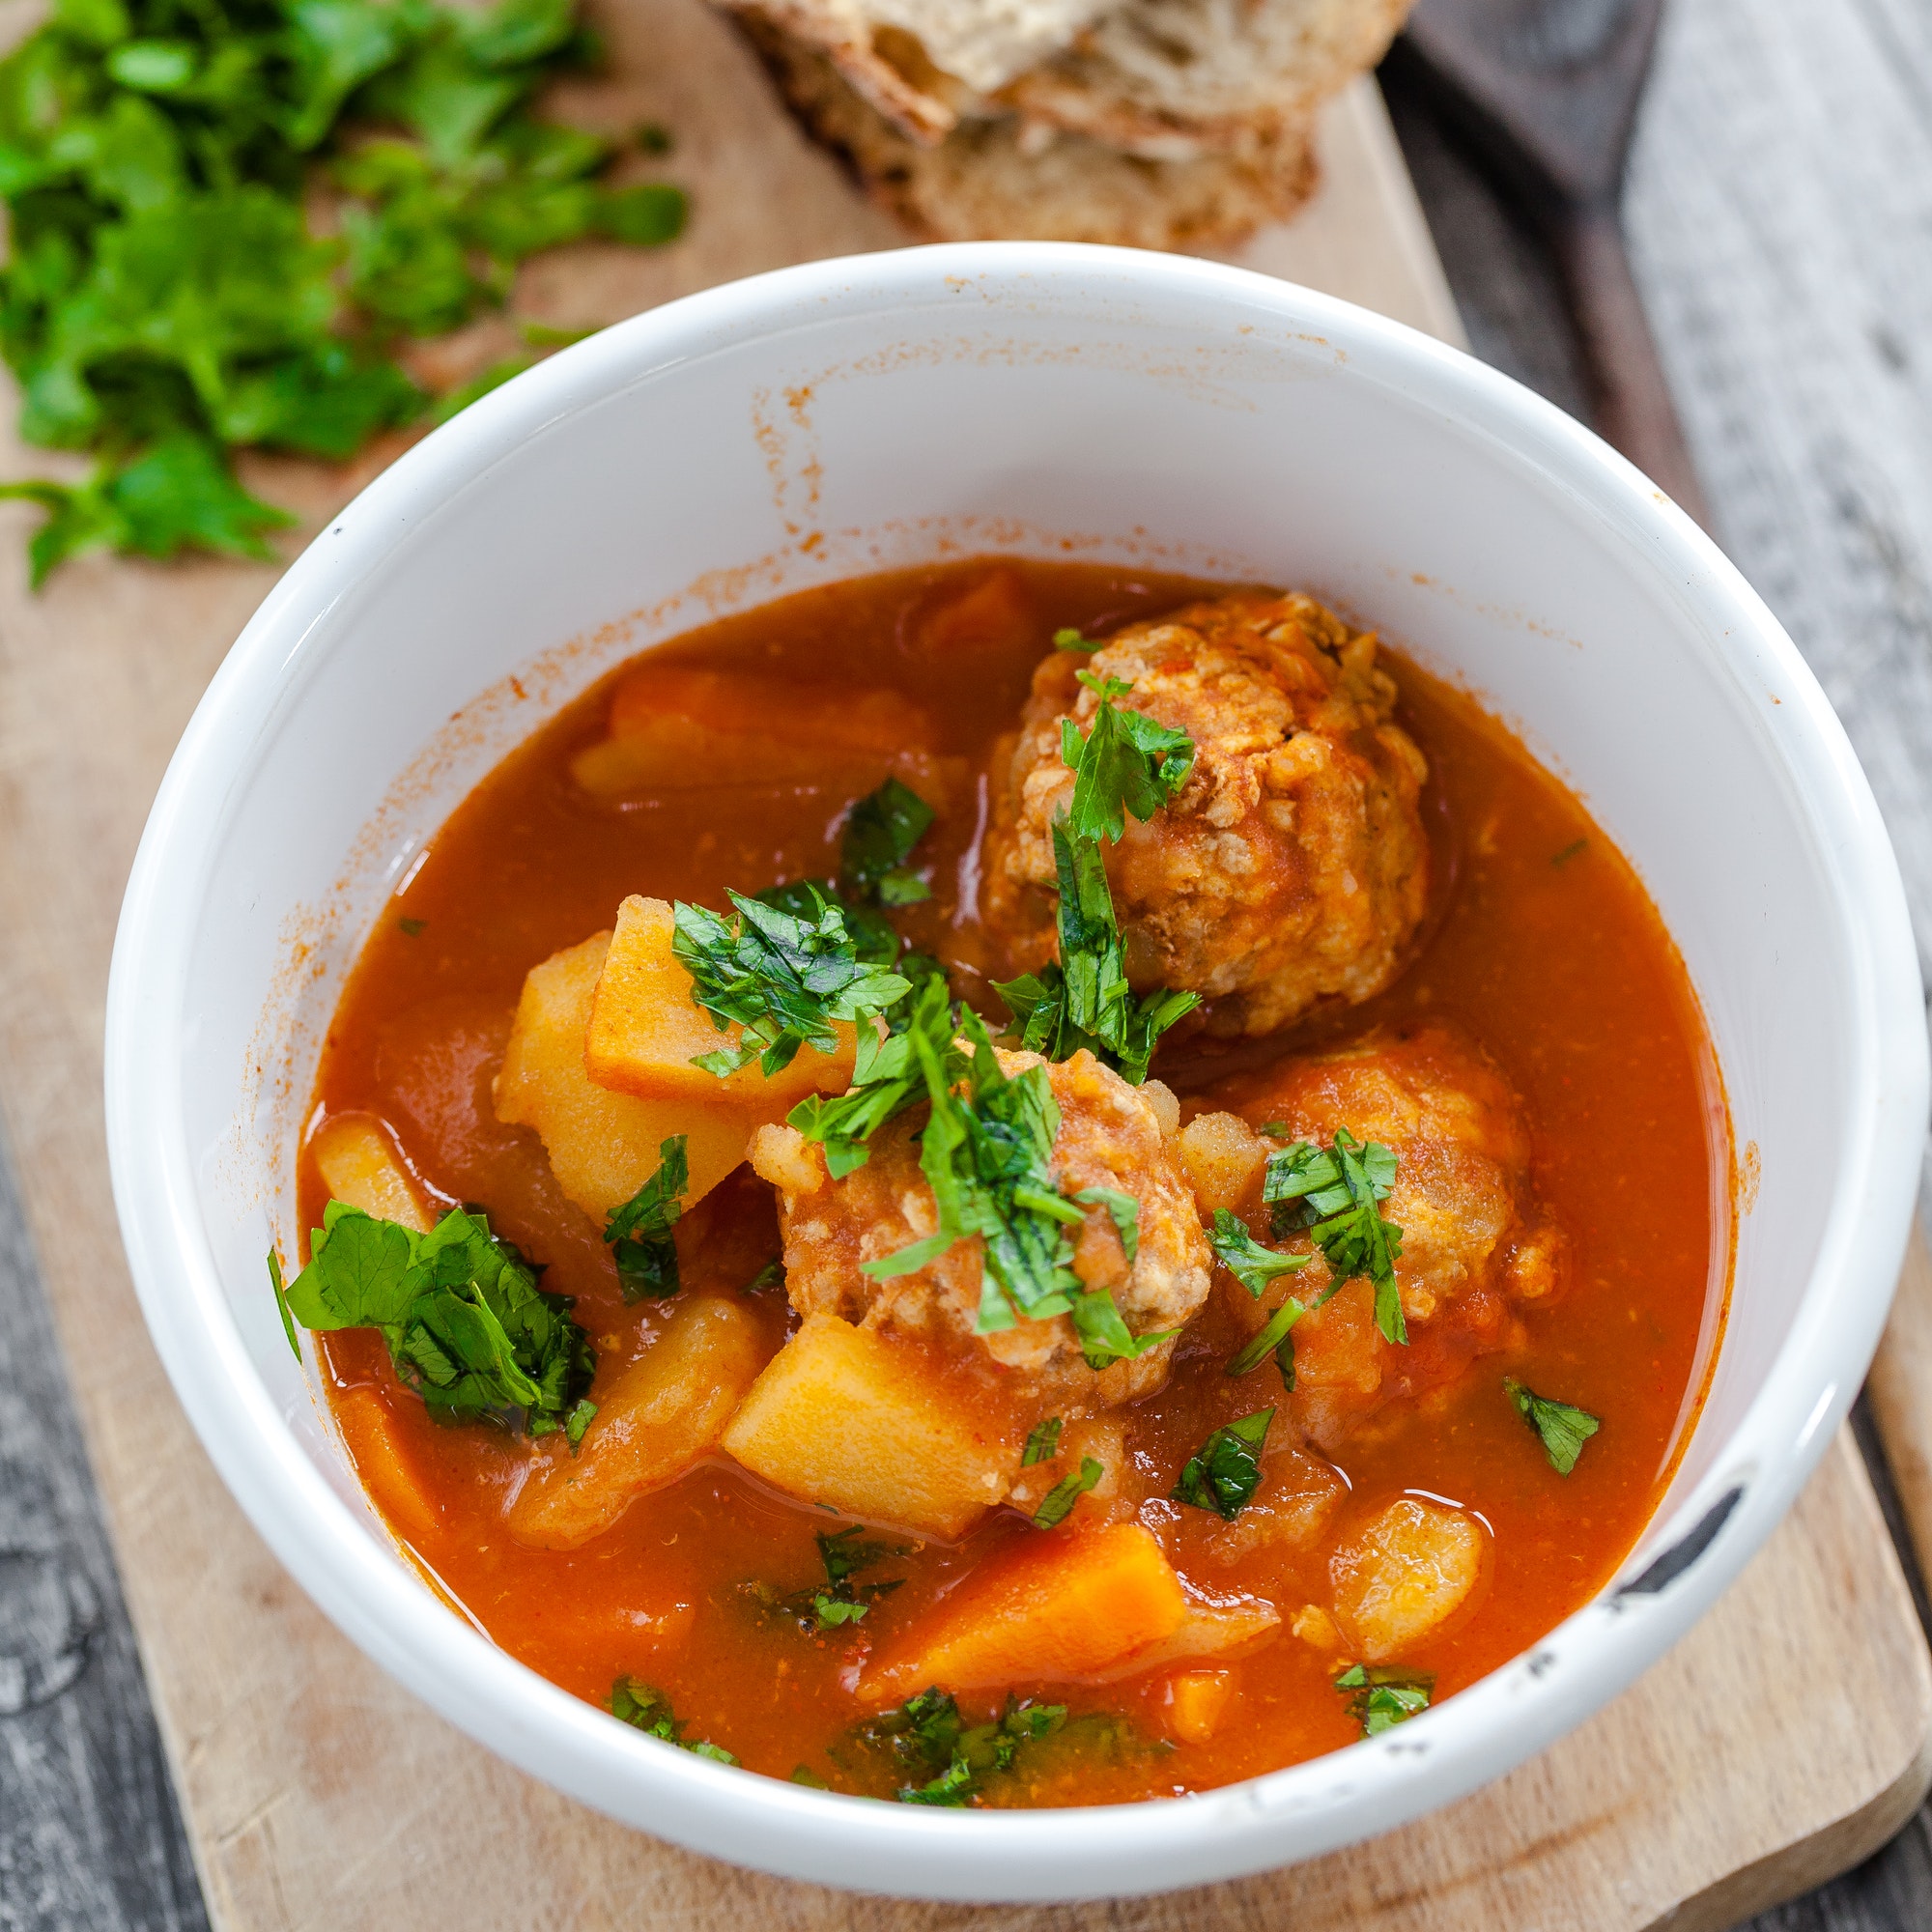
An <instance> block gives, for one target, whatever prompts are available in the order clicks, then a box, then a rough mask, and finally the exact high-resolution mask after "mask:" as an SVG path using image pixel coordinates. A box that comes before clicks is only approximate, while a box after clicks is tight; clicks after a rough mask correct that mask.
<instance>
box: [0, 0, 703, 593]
mask: <svg viewBox="0 0 1932 1932" xmlns="http://www.w3.org/2000/svg"><path fill="white" fill-rule="evenodd" d="M595 51H596V43H595V41H594V39H593V38H592V37H591V36H590V35H589V34H587V33H585V32H584V31H582V29H581V28H580V27H579V25H578V23H577V20H576V17H575V9H574V7H573V6H572V5H571V4H570V0H498V4H497V5H496V6H494V7H492V8H490V9H488V10H483V9H477V10H474V11H472V10H469V9H467V8H459V7H445V6H439V5H434V4H429V0H412V4H408V5H397V4H386V3H385V0H280V4H268V3H267V0H206V3H205V4H197V5H195V6H192V7H180V6H176V5H173V4H171V0H72V3H71V4H67V0H63V4H61V5H59V6H56V7H55V8H53V9H52V12H51V18H50V19H49V20H48V21H47V23H46V24H45V25H43V26H42V27H41V28H40V29H39V30H38V31H37V32H35V33H33V34H31V35H29V36H28V37H27V38H26V39H25V40H24V41H22V42H21V43H19V44H18V45H17V46H16V47H15V48H14V50H13V52H12V53H10V54H9V55H8V56H7V58H6V59H5V61H4V62H0V156H4V157H5V166H4V168H0V193H4V196H5V199H6V202H7V207H8V213H9V215H10V222H9V227H10V233H11V246H10V249H9V260H8V265H7V268H6V270H5V271H4V283H3V284H0V309H4V323H0V354H4V355H5V358H6V361H7V363H8V365H9V366H10V368H11V369H12V370H13V372H14V376H15V377H16V378H17V379H18V382H19V385H20V389H21V392H22V403H21V412H20V433H21V436H22V438H23V439H24V440H26V441H27V442H30V443H35V444H39V445H41V446H43V447H53V448H62V449H72V450H85V451H88V452H90V453H91V454H92V455H93V456H94V457H95V458H96V459H97V467H96V469H95V470H94V473H93V474H92V475H91V476H89V477H88V478H87V479H86V480H85V481H83V482H79V483H72V484H70V483H63V482H55V481H52V480H48V479H35V480H32V481H28V482H20V483H12V484H8V485H6V486H4V488H0V495H4V496H8V497H24V498H25V499H27V500H29V501H31V502H34V503H37V504H39V505H41V506H42V507H43V509H44V510H45V511H46V512H47V516H46V521H45V522H44V523H43V525H42V526H41V527H40V529H39V531H38V532H37V533H36V534H35V536H34V538H33V541H32V543H31V545H30V546H29V558H30V562H31V565H32V571H33V578H34V582H35V583H36V584H37V585H38V584H39V583H40V582H42V581H43V580H44V578H45V577H46V575H47V573H48V572H49V571H51V570H53V569H54V568H55V567H56V566H58V565H59V564H60V563H62V562H64V561H65V560H66V559H68V558H69V557H71V556H75V555H78V554H82V553H83V552H87V551H91V550H96V549H100V548H111V549H114V550H117V551H121V552H126V553H135V554H141V555H145V556H155V557H166V556H171V555H173V554H175V553H176V552H178V551H181V550H203V551H213V552H217V553H221V554H227V555H235V556H253V557H264V558H267V557H271V556H272V554H273V553H272V552H271V551H270V548H269V546H268V544H267V542H266V540H265V539H266V535H267V533H268V532H270V531H272V530H275V529H278V528H281V527H283V526H287V525H289V524H292V523H293V522H294V521H295V519H294V518H293V517H291V516H289V515H287V514H286V513H285V512H283V511H281V510H279V509H276V508H275V507H274V506H272V505H271V504H269V503H265V502H263V501H261V500H260V499H259V498H257V497H254V496H252V495H250V494H249V492H248V491H247V490H246V489H244V488H243V487H242V485H241V482H240V481H239V480H238V479H237V477H236V475H235V472H234V469H233V467H232V459H233V455H234V452H236V451H237V450H239V449H242V448H258V449H274V450H283V451H292V452H294V453H297V454H300V455H308V456H317V457H322V458H324V459H326V460H327V461H329V462H338V463H339V462H343V461H345V460H347V459H349V458H351V457H353V456H354V455H355V453H356V452H357V451H358V450H359V449H360V448H361V447H362V446H363V444H364V443H365V442H367V441H368V440H369V439H370V438H371V437H372V436H375V435H376V434H378V433H379V432H381V431H383V430H384V429H387V428H390V427H392V426H398V425H404V424H408V423H412V422H413V421H415V420H417V419H418V418H419V417H420V416H421V415H422V414H423V413H424V412H425V411H426V410H427V409H429V408H430V406H431V405H430V398H428V397H427V396H426V395H425V394H424V393H423V391H422V390H421V389H420V388H418V386H417V385H416V384H415V383H414V382H413V381H412V379H411V378H410V377H409V376H408V375H407V374H406V373H405V372H404V370H403V368H402V367H401V366H400V364H399V362H398V360H397V359H396V356H395V348H396V345H397V343H398V340H399V338H403V337H408V336H425V335H436V334H441V333H443V332H445V331H447V330H451V329H455V328H458V327H462V326H463V325H464V324H466V323H468V322H469V321H470V320H472V319H473V318H474V317H475V316H476V314H477V313H478V312H479V311H481V310H483V309H486V308H495V307H500V306H501V305H502V303H503V301H504V299H505V298H506V297H507V296H508V295H509V293H510V289H511V285H512V281H513V279H514V276H515V272H516V269H517V265H518V264H519V263H520V262H521V261H522V260H523V259H524V258H525V257H526V256H528V255H531V254H534V253H536V252H538V251H539V250H542V249H547V248H552V247H554V246H556V245H557V244H559V243H561V242H565V241H575V240H577V239H578V238H580V237H582V236H585V235H592V234H595V235H602V236H607V237H610V238H611V239H614V240H617V241H629V242H633V243H637V244H640V245H646V244H652V243H657V242H662V241H668V240H670V239H671V237H672V236H674V235H675V234H676V233H677V232H678V230H679V229H680V227H681V226H682V225H683V221H684V213H685V204H684V197H683V195H682V194H681V193H680V192H679V191H678V190H677V189H676V188H675V187H672V186H670V185H668V184H667V183H649V184H645V185H639V186H630V187H612V186H610V185H606V183H605V182H604V180H603V176H604V173H605V170H606V169H607V167H608V165H609V164H610V163H611V161H612V160H613V159H614V158H615V156H616V155H617V153H618V146H619V144H618V143H616V142H614V141H611V140H607V139H605V138H603V137H601V136H599V135H596V134H592V133H588V132H586V131H583V130H582V129H580V128H566V127H562V126H558V125H555V124H553V123H551V122H547V121H543V120H539V119H537V118H536V117H535V115H534V114H533V113H532V112H531V102H532V100H533V99H534V98H535V96H536V95H537V93H538V91H539V90H540V89H542V88H544V87H545V86H546V85H547V84H548V83H549V82H550V81H551V80H552V78H553V77H554V76H555V75H556V74H558V73H559V72H562V71H567V70H578V71H581V70H582V69H584V68H585V67H586V66H588V65H590V64H591V63H592V60H593V58H594V55H595ZM323 201H327V203H328V204H330V207H331V213H332V221H331V225H332V227H333V228H334V229H335V231H336V232H334V233H333V234H329V235H324V234H322V233H320V232H319V231H318V230H317V229H316V228H314V227H312V226H311V224H310V219H309V209H310V206H311V205H317V204H320V203H321V202H323Z"/></svg>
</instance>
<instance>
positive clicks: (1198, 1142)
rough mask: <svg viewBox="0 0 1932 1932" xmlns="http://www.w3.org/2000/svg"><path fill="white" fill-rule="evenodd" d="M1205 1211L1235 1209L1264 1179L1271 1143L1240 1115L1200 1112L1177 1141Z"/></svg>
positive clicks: (1181, 1159)
mask: <svg viewBox="0 0 1932 1932" xmlns="http://www.w3.org/2000/svg"><path fill="white" fill-rule="evenodd" d="M1175 1151H1176V1152H1178V1153H1179V1155H1180V1164H1181V1166H1183V1167H1184V1168H1185V1169H1186V1170H1187V1178H1188V1179H1189V1180H1190V1181H1191V1182H1192V1183H1193V1186H1194V1198H1195V1199H1196V1200H1197V1201H1199V1202H1200V1204H1201V1207H1202V1208H1203V1210H1204V1211H1205V1212H1208V1213H1211V1212H1212V1211H1213V1210H1214V1209H1215V1208H1236V1207H1238V1206H1239V1205H1240V1202H1241V1199H1242V1197H1243V1196H1244V1195H1246V1194H1247V1193H1248V1192H1249V1191H1250V1190H1251V1189H1252V1188H1253V1187H1255V1186H1256V1184H1257V1183H1258V1182H1259V1181H1260V1179H1261V1178H1262V1170H1263V1169H1264V1167H1266V1165H1267V1157H1268V1143H1267V1142H1266V1141H1264V1140H1263V1139H1262V1137H1261V1135H1259V1134H1258V1133H1256V1132H1255V1130H1254V1128H1252V1127H1251V1126H1249V1125H1248V1123H1247V1122H1245V1121H1244V1120H1242V1119H1241V1117H1240V1116H1239V1115H1238V1114H1197V1115H1196V1116H1195V1117H1194V1119H1193V1120H1191V1121H1189V1122H1188V1123H1187V1124H1186V1125H1185V1126H1184V1127H1182V1128H1181V1130H1180V1138H1179V1140H1178V1141H1177V1142H1176V1143H1175Z"/></svg>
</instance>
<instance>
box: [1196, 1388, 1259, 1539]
mask: <svg viewBox="0 0 1932 1932" xmlns="http://www.w3.org/2000/svg"><path fill="white" fill-rule="evenodd" d="M1273 1420H1274V1410H1273V1409H1271V1408H1263V1409H1258V1410H1256V1412H1255V1413H1254V1414H1253V1415H1244V1416H1242V1417H1241V1419H1240V1420H1239V1421H1238V1422H1231V1423H1229V1424H1227V1426H1226V1427H1225V1428H1221V1429H1217V1430H1215V1432H1214V1433H1213V1435H1210V1436H1208V1439H1207V1441H1205V1442H1204V1443H1202V1445H1201V1446H1200V1448H1198V1449H1197V1450H1196V1451H1195V1452H1194V1454H1193V1455H1192V1456H1190V1457H1189V1458H1188V1459H1187V1463H1186V1465H1185V1466H1184V1467H1183V1468H1182V1469H1181V1471H1180V1480H1179V1482H1178V1483H1176V1484H1175V1486H1174V1500H1175V1501H1176V1502H1178V1503H1192V1504H1193V1506H1194V1507H1195V1508H1196V1509H1205V1510H1212V1511H1213V1512H1214V1514H1215V1515H1216V1516H1218V1517H1221V1518H1223V1519H1224V1520H1227V1521H1229V1522H1233V1521H1234V1520H1235V1519H1236V1517H1237V1516H1239V1515H1240V1513H1241V1511H1242V1510H1243V1509H1245V1508H1246V1507H1247V1505H1248V1504H1249V1503H1250V1502H1251V1501H1252V1500H1253V1499H1254V1493H1255V1491H1256V1490H1257V1489H1258V1488H1259V1487H1260V1484H1261V1480H1262V1444H1263V1442H1264V1440H1265V1439H1266V1437H1267V1432H1268V1424H1269V1423H1270V1422H1272V1421H1273Z"/></svg>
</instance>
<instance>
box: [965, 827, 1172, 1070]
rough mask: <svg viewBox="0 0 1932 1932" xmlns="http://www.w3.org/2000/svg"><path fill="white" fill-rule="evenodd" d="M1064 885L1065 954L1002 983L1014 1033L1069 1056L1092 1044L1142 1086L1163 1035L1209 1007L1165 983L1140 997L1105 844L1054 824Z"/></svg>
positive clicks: (1020, 1040) (1029, 1045)
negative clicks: (1132, 980)
mask: <svg viewBox="0 0 1932 1932" xmlns="http://www.w3.org/2000/svg"><path fill="white" fill-rule="evenodd" d="M1053 857H1054V866H1055V868H1056V870H1057V872H1058V875H1059V887H1060V909H1059V916H1058V917H1059V927H1060V958H1059V960H1058V961H1057V962H1056V963H1055V964H1053V965H1051V966H1045V967H1042V968H1041V969H1040V971H1039V972H1037V973H1027V974H1024V975H1022V976H1021V977H1020V978H1019V979H1017V980H1007V981H1006V982H1005V983H1003V984H996V985H995V986H994V988H993V990H994V991H995V992H996V993H998V994H999V996H1000V998H1001V999H1003V1000H1004V1001H1005V1002H1006V1003H1007V1007H1008V1009H1009V1011H1010V1012H1011V1014H1012V1016H1013V1018H1012V1030H1011V1037H1012V1038H1013V1039H1014V1041H1015V1042H1016V1043H1017V1044H1018V1045H1020V1046H1022V1047H1024V1048H1025V1049H1026V1050H1027V1051H1028V1052H1030V1053H1038V1054H1043V1055H1044V1056H1045V1057H1046V1058H1047V1059H1048V1060H1054V1061H1059V1060H1066V1059H1069V1058H1071V1056H1072V1055H1074V1054H1075V1053H1077V1052H1079V1050H1080V1049H1081V1048H1082V1047H1083V1046H1084V1047H1086V1048H1087V1049H1088V1051H1089V1052H1091V1053H1092V1054H1093V1055H1094V1057H1095V1058H1096V1059H1097V1060H1099V1061H1101V1062H1102V1063H1103V1064H1104V1065H1108V1066H1112V1067H1114V1068H1116V1069H1117V1070H1118V1071H1119V1072H1120V1073H1121V1074H1122V1076H1123V1077H1124V1078H1125V1079H1127V1080H1130V1081H1132V1082H1133V1083H1134V1085H1135V1086H1139V1085H1140V1083H1141V1082H1142V1081H1143V1080H1145V1079H1146V1078H1147V1073H1148V1064H1149V1063H1150V1062H1151V1060H1152V1058H1153V1050H1154V1047H1155V1045H1156V1044H1157V1043H1158V1041H1159V1039H1160V1037H1161V1035H1162V1034H1164V1033H1165V1032H1166V1031H1167V1030H1168V1028H1169V1027H1171V1026H1172V1025H1173V1024H1174V1023H1175V1021H1176V1020H1178V1019H1179V1018H1181V1017H1182V1016H1183V1015H1184V1014H1186V1013H1190V1012H1192V1011H1193V1010H1194V1009H1195V1008H1196V1007H1198V1006H1199V1005H1200V1004H1201V995H1200V994H1199V993H1182V992H1175V991H1172V990H1170V989H1166V988H1162V989H1159V990H1156V991H1154V992H1151V993H1149V994H1147V995H1145V996H1144V997H1142V998H1139V999H1136V998H1135V996H1134V991H1133V988H1132V987H1131V986H1129V985H1128V984H1127V955H1126V948H1125V947H1124V945H1123V944H1122V939H1121V928H1120V923H1119V921H1118V920H1117V919H1116V918H1115V914H1114V895H1113V892H1112V890H1111V889H1110V888H1109V886H1108V884H1107V868H1106V866H1105V863H1104V862H1103V860H1102V857H1101V848H1100V844H1099V841H1098V840H1097V839H1095V838H1080V837H1078V836H1076V835H1075V834H1074V833H1073V832H1072V831H1071V830H1070V829H1069V827H1068V824H1067V822H1066V820H1065V818H1060V819H1056V820H1055V821H1054V826H1053Z"/></svg>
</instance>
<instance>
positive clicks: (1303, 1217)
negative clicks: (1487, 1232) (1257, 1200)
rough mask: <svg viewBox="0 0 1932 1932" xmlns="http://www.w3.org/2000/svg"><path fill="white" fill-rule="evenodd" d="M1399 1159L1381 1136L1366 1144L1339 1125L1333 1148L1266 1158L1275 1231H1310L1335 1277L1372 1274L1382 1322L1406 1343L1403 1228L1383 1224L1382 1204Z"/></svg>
mask: <svg viewBox="0 0 1932 1932" xmlns="http://www.w3.org/2000/svg"><path fill="white" fill-rule="evenodd" d="M1395 1170H1396V1157H1395V1155H1394V1154H1393V1153H1391V1152H1390V1151H1389V1150H1388V1149H1387V1148H1385V1147H1383V1146H1382V1145H1381V1144H1380V1142H1378V1141H1370V1142H1368V1143H1367V1144H1366V1145H1364V1144H1363V1143H1362V1142H1360V1141H1358V1140H1356V1139H1355V1138H1354V1137H1353V1135H1351V1134H1350V1132H1349V1130H1348V1128H1346V1127H1337V1128H1336V1130H1335V1140H1334V1144H1333V1146H1332V1147H1328V1148H1319V1147H1316V1146H1314V1145H1312V1144H1311V1143H1310V1142H1308V1141H1297V1142H1296V1143H1295V1145H1294V1146H1293V1147H1290V1148H1283V1149H1281V1150H1280V1151H1278V1152H1276V1153H1271V1154H1270V1155H1269V1156H1268V1162H1267V1168H1266V1171H1265V1173H1264V1176H1263V1179H1262V1199H1263V1200H1264V1201H1265V1202H1267V1203H1268V1204H1269V1205H1270V1206H1271V1207H1272V1208H1273V1209H1274V1217H1273V1227H1274V1231H1275V1233H1276V1234H1277V1235H1285V1234H1287V1233H1289V1232H1290V1231H1291V1230H1292V1229H1294V1228H1297V1227H1300V1228H1306V1229H1307V1230H1308V1232H1309V1233H1310V1234H1311V1235H1312V1236H1314V1237H1315V1244H1316V1246H1317V1247H1319V1248H1320V1249H1321V1252H1322V1254H1323V1256H1324V1257H1325V1258H1326V1260H1327V1263H1328V1266H1329V1269H1330V1271H1331V1272H1332V1274H1333V1275H1334V1278H1335V1280H1336V1282H1337V1283H1338V1284H1339V1283H1341V1282H1345V1281H1352V1280H1353V1279H1354V1278H1355V1276H1357V1275H1366V1276H1367V1277H1368V1278H1369V1280H1370V1281H1372V1282H1373V1283H1374V1284H1375V1290H1376V1326H1377V1327H1378V1328H1379V1329H1380V1330H1381V1332H1382V1334H1383V1336H1384V1337H1385V1338H1386V1339H1387V1340H1388V1341H1390V1342H1393V1343H1398V1344H1405V1343H1406V1342H1407V1340H1408V1323H1407V1322H1406V1321H1405V1320H1404V1317H1403V1312H1402V1294H1401V1292H1400V1290H1399V1289H1398V1288H1397V1286H1396V1279H1395V1264H1396V1262H1397V1260H1398V1258H1399V1257H1400V1256H1401V1254H1402V1230H1401V1229H1400V1228H1398V1227H1397V1226H1396V1225H1395V1223H1394V1222H1393V1221H1384V1220H1383V1219H1382V1217H1381V1213H1380V1207H1379V1204H1380V1203H1382V1202H1384V1201H1386V1200H1387V1199H1388V1195H1389V1189H1390V1188H1392V1187H1393V1186H1394V1185H1395Z"/></svg>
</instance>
